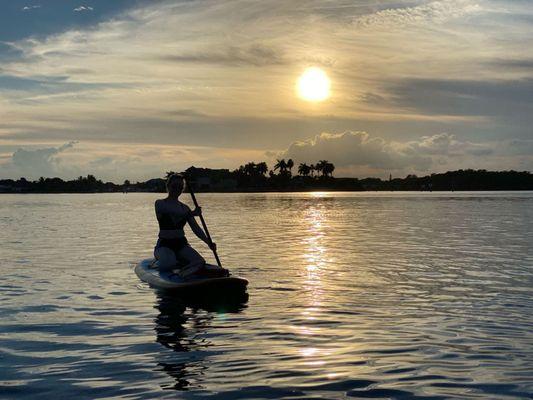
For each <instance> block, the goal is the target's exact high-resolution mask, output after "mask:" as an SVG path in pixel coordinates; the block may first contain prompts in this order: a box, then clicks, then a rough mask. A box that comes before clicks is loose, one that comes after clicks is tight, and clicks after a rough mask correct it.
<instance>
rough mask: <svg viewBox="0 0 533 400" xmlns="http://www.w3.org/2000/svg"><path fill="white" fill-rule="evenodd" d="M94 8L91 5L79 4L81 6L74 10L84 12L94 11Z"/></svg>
mask: <svg viewBox="0 0 533 400" xmlns="http://www.w3.org/2000/svg"><path fill="white" fill-rule="evenodd" d="M93 10H94V8H93V7H90V6H79V7H76V8H75V9H74V10H73V11H75V12H82V11H93Z"/></svg>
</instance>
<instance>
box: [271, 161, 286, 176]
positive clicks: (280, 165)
mask: <svg viewBox="0 0 533 400" xmlns="http://www.w3.org/2000/svg"><path fill="white" fill-rule="evenodd" d="M278 169H279V173H280V174H283V173H285V171H287V163H286V162H285V159H284V158H282V159H281V160H276V165H274V171H276V170H278Z"/></svg>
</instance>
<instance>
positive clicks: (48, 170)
mask: <svg viewBox="0 0 533 400" xmlns="http://www.w3.org/2000/svg"><path fill="white" fill-rule="evenodd" d="M75 144H76V142H74V141H72V142H69V143H66V144H64V145H62V146H59V147H48V148H41V149H36V150H25V149H22V148H19V149H18V150H16V151H15V152H14V153H13V155H12V156H11V160H10V161H9V162H8V163H7V164H4V165H2V168H3V169H5V170H6V171H7V172H9V171H12V172H17V173H18V174H20V175H21V176H31V177H35V176H36V175H39V174H40V175H39V176H53V175H54V174H56V173H57V171H58V169H57V167H58V163H59V160H58V159H57V158H56V156H57V155H58V154H59V153H61V152H64V151H65V150H68V149H70V148H72V147H74V145H75Z"/></svg>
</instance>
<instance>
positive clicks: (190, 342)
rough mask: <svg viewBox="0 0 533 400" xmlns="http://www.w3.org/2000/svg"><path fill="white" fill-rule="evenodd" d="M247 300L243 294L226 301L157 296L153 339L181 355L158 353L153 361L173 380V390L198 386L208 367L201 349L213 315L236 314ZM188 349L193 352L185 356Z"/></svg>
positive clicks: (205, 342) (208, 345) (205, 341)
mask: <svg viewBox="0 0 533 400" xmlns="http://www.w3.org/2000/svg"><path fill="white" fill-rule="evenodd" d="M247 300H248V295H247V294H246V295H242V296H241V297H239V298H238V299H233V300H231V301H229V302H228V301H226V302H224V301H223V302H221V301H220V300H215V299H206V298H198V299H194V298H191V299H180V298H178V297H176V296H175V295H174V296H172V295H169V296H165V295H160V296H159V297H158V300H157V304H156V308H157V309H158V310H159V315H158V316H157V317H156V318H155V326H154V330H155V333H156V336H157V337H156V340H157V342H158V343H160V344H161V345H162V346H163V347H165V348H167V349H170V350H172V351H174V352H176V353H180V354H181V355H180V356H178V355H176V354H174V355H171V356H168V353H166V352H162V353H160V355H159V356H158V360H157V361H158V362H157V365H158V366H159V367H160V368H161V369H162V370H163V371H165V372H166V373H167V374H168V375H169V376H170V377H171V378H172V379H173V380H174V383H173V384H172V387H173V388H174V389H176V390H187V389H191V388H195V387H196V388H200V387H201V383H202V380H204V378H205V374H206V371H207V369H208V363H207V362H206V360H205V358H206V357H207V356H208V354H209V353H207V352H206V353H204V352H203V351H202V350H204V349H207V348H209V347H210V346H212V343H211V342H210V341H209V340H206V337H207V332H208V330H209V328H210V327H211V324H212V322H213V318H214V316H215V315H220V313H221V312H226V313H239V312H240V311H241V310H242V309H243V308H244V307H246V306H245V303H246V301H247ZM200 310H201V311H200ZM189 351H192V352H193V354H192V355H188V354H187V353H188V352H189ZM165 388H167V387H165Z"/></svg>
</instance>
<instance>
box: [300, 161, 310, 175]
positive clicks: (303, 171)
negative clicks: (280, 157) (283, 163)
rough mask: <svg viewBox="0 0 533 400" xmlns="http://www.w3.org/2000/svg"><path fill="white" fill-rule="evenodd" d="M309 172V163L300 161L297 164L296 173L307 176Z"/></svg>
mask: <svg viewBox="0 0 533 400" xmlns="http://www.w3.org/2000/svg"><path fill="white" fill-rule="evenodd" d="M310 172H311V167H309V165H307V164H306V163H301V164H300V165H299V166H298V174H300V175H302V176H308V175H309V173H310Z"/></svg>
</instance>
